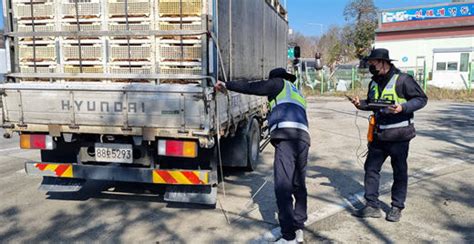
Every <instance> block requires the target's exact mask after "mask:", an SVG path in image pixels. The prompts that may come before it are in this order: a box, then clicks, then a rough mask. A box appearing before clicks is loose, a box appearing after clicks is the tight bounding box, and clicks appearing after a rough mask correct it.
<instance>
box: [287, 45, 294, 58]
mask: <svg viewBox="0 0 474 244" xmlns="http://www.w3.org/2000/svg"><path fill="white" fill-rule="evenodd" d="M288 59H295V48H294V47H289V48H288Z"/></svg>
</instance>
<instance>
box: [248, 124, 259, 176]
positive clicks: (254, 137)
mask: <svg viewBox="0 0 474 244" xmlns="http://www.w3.org/2000/svg"><path fill="white" fill-rule="evenodd" d="M247 148H248V153H247V167H246V169H247V170H248V171H254V170H255V169H256V167H257V162H258V158H259V157H260V125H259V123H258V121H257V120H256V119H252V121H251V124H250V127H249V130H248V133H247Z"/></svg>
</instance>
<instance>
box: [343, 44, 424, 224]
mask: <svg viewBox="0 0 474 244" xmlns="http://www.w3.org/2000/svg"><path fill="white" fill-rule="evenodd" d="M367 59H368V64H369V71H370V73H371V74H372V75H373V76H372V81H371V82H370V84H369V92H368V94H367V100H359V98H358V97H356V98H354V99H353V100H352V103H353V104H354V105H355V106H356V107H357V108H358V109H361V110H372V111H373V112H374V116H375V123H376V125H375V133H374V139H373V141H372V142H369V145H368V147H369V153H368V156H367V159H366V161H365V166H364V169H365V177H364V187H365V195H364V196H365V199H366V200H367V204H366V206H365V207H364V208H362V209H360V210H358V211H357V212H356V213H355V215H356V216H358V217H363V218H365V217H373V218H380V217H382V214H381V211H380V202H379V200H378V197H379V184H380V170H381V168H382V164H383V163H384V161H385V159H386V158H387V157H388V156H390V159H391V164H392V169H393V185H392V203H391V205H392V207H391V210H390V211H389V212H388V213H387V216H386V219H387V220H388V221H392V222H398V221H399V220H400V217H401V212H402V210H403V209H404V208H405V200H406V195H407V183H408V172H407V171H408V167H407V157H408V147H409V143H410V140H411V139H413V138H414V137H415V134H416V133H415V127H414V117H413V116H414V115H413V113H414V112H415V111H417V110H419V109H421V108H423V107H424V106H425V105H426V103H427V101H428V98H427V97H426V95H425V93H424V92H423V90H422V89H421V88H420V86H419V85H418V83H417V82H416V81H415V80H414V79H413V77H412V76H410V75H408V74H405V73H402V72H400V70H399V69H397V68H396V67H395V66H394V65H393V64H392V61H394V60H392V59H390V57H389V51H388V50H387V49H382V48H380V49H373V50H372V52H371V53H370V55H369V57H368V58H367ZM377 100H389V101H392V102H393V103H394V105H391V106H389V107H388V108H384V109H378V108H373V107H371V106H369V105H368V103H369V102H373V101H377Z"/></svg>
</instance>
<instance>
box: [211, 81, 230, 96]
mask: <svg viewBox="0 0 474 244" xmlns="http://www.w3.org/2000/svg"><path fill="white" fill-rule="evenodd" d="M214 88H215V89H216V90H217V91H220V92H224V93H225V92H226V91H227V89H226V87H225V82H222V81H220V80H218V81H217V83H216V85H215V86H214Z"/></svg>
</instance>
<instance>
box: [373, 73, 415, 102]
mask: <svg viewBox="0 0 474 244" xmlns="http://www.w3.org/2000/svg"><path fill="white" fill-rule="evenodd" d="M398 77H399V75H398V74H395V75H393V76H392V79H391V80H390V81H389V82H388V84H387V85H386V86H385V88H384V89H383V91H382V95H380V94H379V85H378V84H377V82H375V81H372V82H371V83H370V90H371V92H372V94H373V99H376V100H379V99H383V100H389V101H394V102H395V104H402V103H405V102H407V100H406V99H404V98H401V97H399V96H398V95H397V91H396V90H395V86H396V85H397V80H398Z"/></svg>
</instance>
